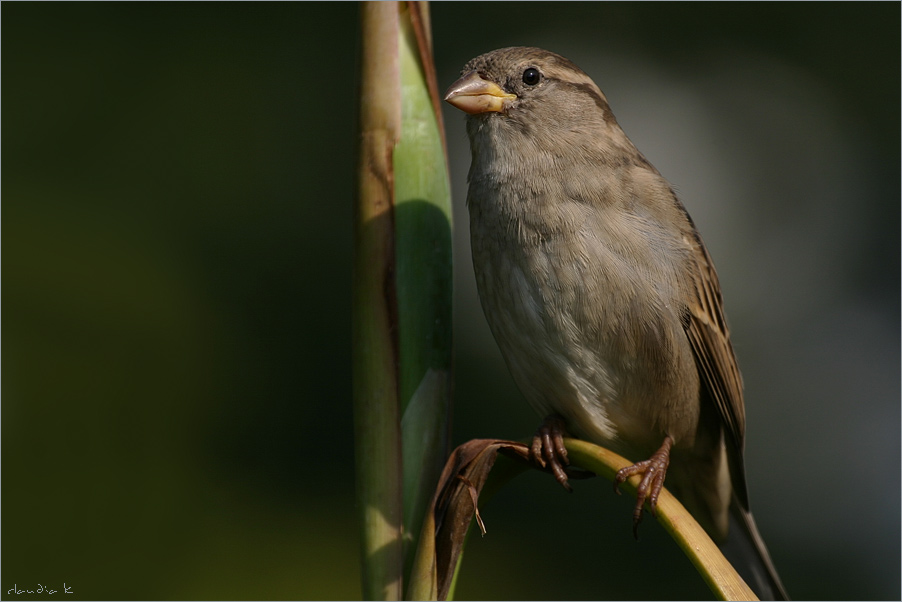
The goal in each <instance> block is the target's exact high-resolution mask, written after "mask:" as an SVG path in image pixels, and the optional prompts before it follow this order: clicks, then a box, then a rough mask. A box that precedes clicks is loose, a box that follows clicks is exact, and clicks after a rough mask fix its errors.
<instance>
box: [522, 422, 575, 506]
mask: <svg viewBox="0 0 902 602" xmlns="http://www.w3.org/2000/svg"><path fill="white" fill-rule="evenodd" d="M529 455H530V457H531V458H532V461H533V462H535V463H536V464H537V465H539V466H540V467H542V468H548V469H549V470H551V473H552V474H553V475H554V478H555V479H557V482H558V483H560V484H561V485H563V487H564V489H566V490H567V491H573V488H572V487H571V486H570V483H569V482H568V480H567V473H565V472H564V466H566V465H568V464H570V458H568V457H567V449H566V448H565V447H564V419H563V418H562V417H561V416H559V415H558V414H552V415H550V416H547V417H546V418H545V420H543V421H542V424H541V425H539V428H538V429H537V430H536V434H535V435H533V437H532V446H531V447H530V448H529Z"/></svg>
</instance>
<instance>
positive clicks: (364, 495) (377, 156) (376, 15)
mask: <svg viewBox="0 0 902 602" xmlns="http://www.w3.org/2000/svg"><path fill="white" fill-rule="evenodd" d="M397 32H398V7H397V5H396V3H394V2H386V3H378V2H366V3H363V4H362V5H361V54H360V107H359V108H360V112H359V128H360V138H359V148H358V164H357V186H358V187H357V198H356V200H355V207H354V274H353V297H354V298H353V317H352V322H353V363H354V437H355V445H356V448H355V452H356V454H355V455H356V477H357V503H358V511H359V512H360V517H359V518H360V522H361V527H362V533H361V542H362V553H363V559H362V561H363V597H364V599H368V600H400V599H401V597H402V595H403V562H404V561H403V540H402V537H401V521H402V497H401V496H402V494H401V490H402V486H401V411H400V403H399V397H398V393H399V385H398V364H399V358H398V339H397V331H398V306H397V296H396V281H395V277H396V274H395V232H394V230H395V217H394V207H393V205H394V174H393V166H392V152H393V149H394V146H395V144H396V143H397V141H398V139H399V137H400V130H401V104H400V71H399V69H398V43H397V35H398V34H397Z"/></svg>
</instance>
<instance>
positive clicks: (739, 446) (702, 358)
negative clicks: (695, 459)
mask: <svg viewBox="0 0 902 602" xmlns="http://www.w3.org/2000/svg"><path fill="white" fill-rule="evenodd" d="M687 217H688V215H687ZM689 221H690V224H691V223H692V220H691V218H690V220H689ZM692 228H693V230H692V237H693V240H692V241H691V243H692V244H694V245H695V246H696V251H697V252H696V253H695V257H696V261H697V262H698V270H697V272H696V273H697V278H696V282H695V290H696V295H695V299H694V302H693V303H690V304H689V307H688V310H689V312H688V319H687V320H686V321H685V323H684V327H685V329H686V336H687V337H688V338H689V342H690V344H691V345H692V350H693V352H694V353H695V360H696V365H697V366H698V371H699V375H700V376H701V381H702V386H703V387H704V388H705V390H706V392H707V393H708V395H707V397H708V398H709V399H710V400H712V401H713V402H714V404H715V405H716V406H717V410H718V414H719V415H720V418H721V421H722V423H723V427H724V433H725V439H726V445H727V455H728V457H729V460H730V476H731V478H732V481H733V490H734V491H735V493H736V495H737V497H738V499H739V501H740V503H741V504H742V506H743V507H745V508H748V493H747V490H746V484H745V469H744V466H743V458H742V456H743V449H744V446H745V404H744V402H743V399H742V376H741V375H740V374H739V367H738V365H737V363H736V356H735V355H734V353H733V345H732V343H730V332H729V330H728V329H727V323H726V319H725V318H724V312H723V298H722V297H721V294H720V283H719V281H718V279H717V272H716V271H715V270H714V263H713V262H712V261H711V256H710V255H708V250H707V249H706V248H705V244H704V243H703V242H702V240H701V238H700V237H699V236H698V233H697V232H696V230H695V226H694V224H693V225H692Z"/></svg>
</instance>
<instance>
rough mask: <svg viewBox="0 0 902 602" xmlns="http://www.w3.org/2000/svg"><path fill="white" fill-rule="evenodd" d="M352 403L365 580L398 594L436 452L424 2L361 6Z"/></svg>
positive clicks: (446, 204)
mask: <svg viewBox="0 0 902 602" xmlns="http://www.w3.org/2000/svg"><path fill="white" fill-rule="evenodd" d="M361 10H362V20H361V24H362V31H361V33H362V38H361V39H362V43H361V62H360V64H361V80H360V82H361V85H360V94H361V96H360V150H359V156H358V180H359V182H358V198H357V203H356V210H355V264H354V268H355V272H354V318H353V319H354V404H355V407H354V414H355V436H356V439H357V440H356V453H357V486H358V488H357V491H358V503H359V507H360V512H361V523H362V526H363V532H362V543H363V581H364V585H363V591H364V597H366V598H369V599H385V600H391V599H398V598H399V597H400V596H401V594H402V590H403V586H404V581H405V579H404V576H403V575H404V571H405V567H406V570H408V571H409V568H410V564H411V562H412V557H413V552H414V550H415V548H416V541H417V538H418V537H419V534H420V531H421V529H420V526H421V523H422V520H423V517H424V515H425V508H426V506H427V505H428V503H429V501H430V499H431V495H432V492H433V490H434V489H435V484H436V482H437V480H438V475H439V472H440V471H441V466H442V463H443V461H444V459H445V457H446V455H447V453H448V446H449V436H450V398H451V194H450V186H449V179H448V172H447V161H446V158H445V149H444V136H443V133H442V124H441V114H440V112H439V111H438V97H437V85H436V81H435V71H434V67H433V65H432V51H431V47H430V42H429V39H430V36H429V18H428V10H427V5H426V4H425V3H419V2H404V3H397V2H386V3H368V2H365V3H363V4H362V5H361Z"/></svg>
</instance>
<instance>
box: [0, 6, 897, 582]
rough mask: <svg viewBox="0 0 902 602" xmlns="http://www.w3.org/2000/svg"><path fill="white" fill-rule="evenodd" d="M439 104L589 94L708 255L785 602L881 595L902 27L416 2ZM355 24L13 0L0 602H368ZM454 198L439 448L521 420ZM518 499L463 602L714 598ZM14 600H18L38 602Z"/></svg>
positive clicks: (552, 501)
mask: <svg viewBox="0 0 902 602" xmlns="http://www.w3.org/2000/svg"><path fill="white" fill-rule="evenodd" d="M431 8H432V17H433V33H434V41H435V51H436V52H435V54H436V63H437V67H438V73H439V78H440V87H441V88H442V89H444V87H446V86H447V85H448V84H450V83H451V82H452V81H453V80H454V79H455V78H456V76H457V73H458V71H459V69H460V67H461V66H462V65H463V64H464V63H465V62H466V61H467V60H468V59H470V58H472V57H473V56H475V55H477V54H481V53H482V52H486V51H488V50H491V49H494V48H498V47H502V46H509V45H537V46H543V47H546V48H549V49H551V50H554V51H557V52H559V53H561V54H564V55H565V56H567V57H569V58H571V59H572V60H574V61H575V62H576V63H577V64H579V65H580V66H581V67H583V69H584V70H586V71H587V72H588V73H589V74H590V75H591V76H593V78H595V80H596V81H597V82H598V84H599V85H600V86H601V88H602V89H603V90H604V91H605V92H606V94H607V96H608V99H609V100H610V102H611V105H612V107H613V109H614V112H615V114H616V115H617V116H618V118H619V120H620V123H621V125H622V126H623V127H624V129H625V130H626V132H627V134H629V135H630V136H631V137H632V138H633V140H634V142H636V144H637V146H638V147H639V148H640V149H641V150H642V151H643V152H644V153H645V155H646V156H647V157H648V158H649V159H650V160H651V161H652V162H653V163H654V164H655V165H656V166H657V167H658V168H659V169H660V170H661V171H662V173H664V174H665V176H667V177H668V178H669V179H670V180H671V181H672V183H673V184H674V185H675V186H676V188H677V190H678V191H679V192H680V194H681V197H682V198H683V200H684V202H685V204H686V206H687V207H688V209H689V211H690V212H691V213H692V215H693V217H694V219H695V221H696V223H697V225H698V226H699V229H700V230H701V232H702V235H703V236H704V237H705V239H706V241H707V243H708V247H709V250H710V251H711V253H712V255H713V256H714V259H715V261H716V262H717V265H718V268H719V272H720V276H721V282H722V285H723V289H724V295H725V299H726V307H727V313H728V316H729V319H730V321H731V324H732V327H733V336H734V344H735V346H736V348H737V353H738V355H739V359H740V365H741V367H742V370H743V374H744V377H745V381H746V389H747V399H746V404H747V411H748V444H747V467H748V472H749V481H750V488H751V495H752V504H753V508H754V510H755V514H756V516H757V518H758V522H759V525H760V527H761V529H762V532H763V534H764V536H765V539H767V541H768V543H769V546H770V548H771V551H772V554H773V556H774V559H775V561H776V563H777V565H778V567H779V568H780V570H781V573H782V576H783V579H784V581H785V583H786V586H787V588H788V589H789V591H790V593H791V594H792V595H793V596H794V597H796V598H797V599H806V598H807V599H899V597H900V580H899V566H900V549H899V544H900V497H899V495H900V436H899V434H900V428H899V427H900V403H899V368H900V353H899V331H900V320H899V315H900V314H899V290H900V276H899V274H900V265H899V252H900V238H899V218H900V215H899V207H900V199H899V181H900V167H899V164H900V153H899V148H900V119H899V114H900V110H899V109H900V104H899V100H900V98H899V97H900V94H899V90H900V59H899V55H900V36H899V22H900V5H899V4H897V3H878V4H866V3H848V4H832V3H831V4H816V3H801V4H787V3H768V4H709V3H704V4H689V5H686V4H676V3H672V4H671V3H668V4H647V3H627V4H591V3H580V4H565V3H553V4H546V3H529V4H515V3H499V4H492V3H479V4H476V3H461V4H456V3H435V4H433V5H432V7H431ZM357 13H358V7H357V5H356V4H353V3H338V4H314V3H275V4H270V3H252V4H244V3H228V4H213V3H209V4H207V3H203V4H194V3H166V4H144V3H140V4H131V3H129V4H108V3H102V4H95V3H78V4H58V3H4V4H3V7H2V17H3V25H2V33H3V36H2V85H3V89H4V92H5V93H4V95H3V139H2V141H3V151H4V152H3V156H2V171H3V176H4V177H3V188H2V192H3V264H2V268H3V290H4V294H3V317H4V318H5V326H6V329H5V333H4V337H3V357H4V366H3V367H4V371H3V372H4V374H3V376H4V377H5V378H4V379H3V388H2V393H3V400H2V401H3V403H2V521H3V530H2V547H3V552H4V553H3V556H2V584H0V586H2V589H0V595H2V597H4V598H5V599H11V597H22V596H11V594H9V593H7V592H8V591H9V590H10V588H13V587H14V586H15V587H18V588H19V589H24V588H32V589H33V588H36V587H37V586H38V584H44V585H47V586H50V587H53V588H55V589H58V590H61V589H62V585H63V583H65V584H66V585H67V586H68V587H70V588H71V590H72V592H73V596H72V597H73V598H82V599H216V598H218V599H292V598H295V599H311V598H324V599H341V598H351V599H353V598H356V597H358V596H360V586H359V569H358V550H357V533H356V525H355V514H354V498H353V463H352V440H351V432H352V429H351V425H352V416H351V412H350V405H351V400H350V396H351V394H350V392H351V386H350V379H351V370H350V317H349V314H350V265H351V246H352V240H351V224H350V219H351V199H352V197H353V166H354V141H355V130H354V122H355V118H356V100H355V90H356V82H355V77H356V71H355V69H356V52H357V41H356V34H357V27H358V21H357V18H358V16H357ZM445 118H446V128H447V131H448V139H449V148H450V154H451V156H450V162H451V169H452V188H453V191H454V194H455V211H456V213H455V219H456V223H455V245H456V247H455V262H456V264H455V346H456V351H455V354H456V360H455V362H456V364H455V369H456V381H455V382H456V385H455V387H456V388H455V393H456V408H455V413H454V419H455V425H454V433H455V437H454V440H455V442H456V443H459V442H462V441H464V440H466V439H469V438H472V437H477V436H480V437H510V438H521V437H524V436H527V435H529V434H530V433H531V432H532V430H533V429H534V428H535V426H536V424H537V421H538V417H536V416H534V415H533V414H532V412H531V410H529V408H528V407H527V406H526V404H525V402H524V401H523V400H522V399H521V398H520V394H519V393H518V392H517V390H516V388H515V387H514V385H513V384H512V382H511V379H510V377H509V376H508V374H507V372H506V370H505V368H504V365H503V362H502V361H501V359H500V355H499V354H498V351H497V349H496V347H495V345H494V342H493V341H492V339H491V335H490V334H489V333H488V329H487V327H486V325H485V322H484V319H483V317H482V314H481V311H480V310H479V307H478V300H477V298H476V296H475V287H474V283H473V277H472V268H471V265H470V261H469V246H468V239H467V220H466V210H465V208H464V198H465V191H466V182H465V178H466V169H467V166H468V165H469V155H468V150H467V144H466V140H465V136H464V130H463V118H462V116H461V114H459V113H458V112H456V111H454V110H453V109H450V108H448V110H446V113H445ZM576 485H577V486H576V489H577V491H576V493H575V494H573V495H566V494H565V493H564V492H563V491H562V490H560V488H559V487H558V486H557V485H556V484H555V483H554V482H553V480H552V479H549V478H547V477H546V476H544V475H541V474H538V473H535V474H529V475H525V476H523V477H520V478H519V480H517V481H515V482H514V483H513V484H512V486H511V487H510V488H508V489H507V490H505V491H503V492H502V493H501V494H499V495H498V496H497V497H496V498H495V499H493V500H492V501H491V503H489V504H488V505H486V506H485V508H484V509H483V517H484V518H485V520H486V522H487V526H488V535H487V536H486V537H484V538H481V539H480V538H478V537H474V538H472V539H471V541H470V544H469V546H468V549H467V554H466V558H465V561H464V568H463V571H462V573H461V578H460V584H459V588H458V593H459V596H458V597H459V598H461V599H467V598H508V599H580V598H612V599H620V598H639V599H655V598H672V599H693V598H702V599H704V598H708V597H710V596H709V594H708V592H707V590H706V589H705V587H704V586H703V585H702V584H701V581H700V579H699V578H698V577H697V575H696V574H695V572H694V570H693V569H692V567H691V566H690V565H689V563H688V561H686V560H685V559H684V558H683V557H682V556H681V555H680V553H679V552H678V551H677V550H676V548H675V546H674V545H673V544H672V543H670V542H669V541H668V539H667V537H666V536H665V535H664V534H663V533H662V531H661V529H660V528H659V527H658V526H657V525H656V524H654V522H653V521H646V523H645V524H644V525H643V532H642V540H641V541H640V542H638V543H637V542H635V541H633V539H632V535H631V528H630V520H629V508H630V505H631V504H630V502H629V500H628V499H626V498H618V497H617V496H614V495H613V493H611V490H610V484H609V483H607V482H601V481H589V482H582V483H577V484H576ZM28 597H37V596H36V595H35V596H28Z"/></svg>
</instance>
